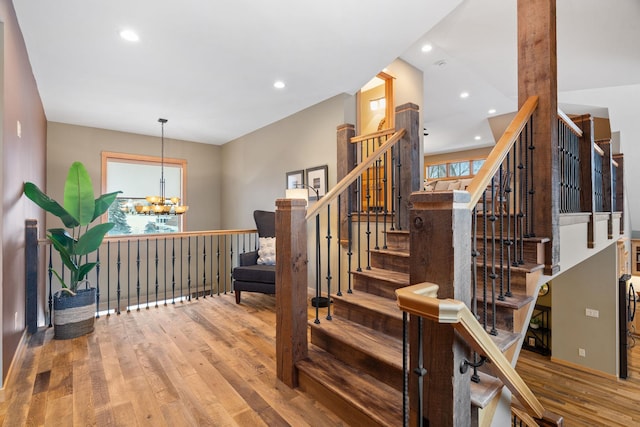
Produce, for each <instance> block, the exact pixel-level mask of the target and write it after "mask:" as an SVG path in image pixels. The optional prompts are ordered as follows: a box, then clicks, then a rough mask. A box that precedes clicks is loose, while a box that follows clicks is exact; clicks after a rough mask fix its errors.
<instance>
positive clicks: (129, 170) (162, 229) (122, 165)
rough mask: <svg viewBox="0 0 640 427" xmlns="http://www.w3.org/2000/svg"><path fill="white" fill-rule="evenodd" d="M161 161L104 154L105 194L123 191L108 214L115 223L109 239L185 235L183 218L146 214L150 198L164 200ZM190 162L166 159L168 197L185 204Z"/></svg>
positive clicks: (165, 172)
mask: <svg viewBox="0 0 640 427" xmlns="http://www.w3.org/2000/svg"><path fill="white" fill-rule="evenodd" d="M161 165H162V162H161V159H160V157H152V156H139V155H133V154H124V153H108V152H105V153H102V177H103V178H102V179H103V183H102V186H103V192H105V193H109V192H112V191H122V193H121V194H119V197H118V198H117V199H116V202H115V203H114V204H113V205H112V206H111V208H110V209H109V211H108V221H110V222H113V223H115V224H116V225H115V226H114V228H113V229H112V230H111V231H110V232H109V235H124V234H149V233H177V232H181V231H183V220H182V215H173V214H160V215H156V214H154V213H143V209H142V207H143V206H149V202H147V200H146V197H147V196H161V194H160V176H161V173H162V167H161ZM185 176H186V161H185V160H180V159H167V158H166V157H165V159H164V181H165V191H164V193H165V194H164V195H165V197H166V198H167V199H168V198H170V197H178V198H180V204H186V203H185V201H184V192H185V190H184V188H185V186H184V182H185V179H184V177H185Z"/></svg>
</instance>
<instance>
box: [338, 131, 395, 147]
mask: <svg viewBox="0 0 640 427" xmlns="http://www.w3.org/2000/svg"><path fill="white" fill-rule="evenodd" d="M395 131H396V130H395V129H393V128H389V129H382V130H379V131H376V132H373V133H370V134H367V135H356V136H354V137H353V138H351V139H349V142H350V143H352V144H355V143H356V142H362V141H366V140H367V139H374V138H379V137H381V136H385V135H392V134H393V133H394V132H395Z"/></svg>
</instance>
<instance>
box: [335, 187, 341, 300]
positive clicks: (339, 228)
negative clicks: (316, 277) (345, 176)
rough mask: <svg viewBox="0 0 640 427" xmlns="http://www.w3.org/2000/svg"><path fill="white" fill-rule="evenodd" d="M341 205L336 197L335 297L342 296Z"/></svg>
mask: <svg viewBox="0 0 640 427" xmlns="http://www.w3.org/2000/svg"><path fill="white" fill-rule="evenodd" d="M341 205H342V194H339V195H338V241H337V242H336V243H337V244H338V246H337V248H336V254H337V258H338V292H337V293H336V295H338V296H342V274H340V273H341V272H342V250H341V249H342V248H341V246H340V244H341V243H342V216H341V214H342V212H341V209H340V207H341Z"/></svg>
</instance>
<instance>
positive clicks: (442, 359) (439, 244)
mask: <svg viewBox="0 0 640 427" xmlns="http://www.w3.org/2000/svg"><path fill="white" fill-rule="evenodd" d="M410 200H411V204H412V209H411V213H410V230H411V233H410V234H411V265H410V281H411V284H418V283H422V282H432V283H436V284H438V285H439V286H440V289H439V291H438V298H454V299H456V300H459V301H462V302H464V303H465V304H467V305H469V304H470V301H471V212H470V210H469V209H468V208H467V206H466V205H467V203H468V201H469V200H470V195H469V193H467V192H463V191H453V192H446V193H444V192H442V193H440V192H437V193H425V192H420V193H413V194H412V195H411V198H410ZM418 328H419V322H418V319H417V318H415V317H414V316H412V318H411V320H410V354H411V360H410V372H412V374H411V377H410V381H409V396H410V397H409V405H410V423H409V425H418V419H417V417H418V408H419V403H420V401H419V377H418V376H417V375H415V374H413V372H415V369H416V368H417V367H418V363H419V360H418V355H419V353H420V352H419V350H420V348H419V343H420V342H422V352H423V354H424V358H423V359H424V368H426V375H425V376H424V377H423V379H422V382H423V383H424V389H423V402H422V403H423V406H422V407H423V415H424V418H426V419H428V421H429V425H432V426H468V425H470V420H471V392H470V373H469V372H467V373H466V374H462V373H461V372H460V365H461V363H462V362H463V360H465V359H466V360H471V352H470V350H469V347H468V346H467V345H466V343H465V342H464V341H462V340H461V339H460V338H458V337H457V336H456V334H455V332H454V330H453V328H452V327H451V325H446V324H439V323H434V322H430V321H426V320H425V321H424V322H423V331H422V336H423V339H422V340H421V341H420V340H419V329H418Z"/></svg>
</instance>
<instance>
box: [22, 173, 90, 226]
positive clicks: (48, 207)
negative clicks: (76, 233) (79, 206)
mask: <svg viewBox="0 0 640 427" xmlns="http://www.w3.org/2000/svg"><path fill="white" fill-rule="evenodd" d="M24 195H25V196H27V197H28V198H29V199H30V200H31V201H32V202H34V203H35V204H36V205H38V206H40V207H41V208H42V209H44V210H45V211H47V212H49V213H51V214H53V215H55V216H57V217H58V218H60V220H62V223H63V224H64V225H65V227H69V228H73V227H77V226H78V224H79V223H78V221H76V219H75V218H74V217H73V216H71V214H69V212H67V211H66V210H65V208H63V207H62V206H60V204H59V203H58V202H56V201H55V200H53V199H52V198H50V197H49V196H47V195H46V194H44V193H43V192H42V190H40V189H39V188H38V186H37V185H35V184H34V183H32V182H26V183H25V184H24Z"/></svg>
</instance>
